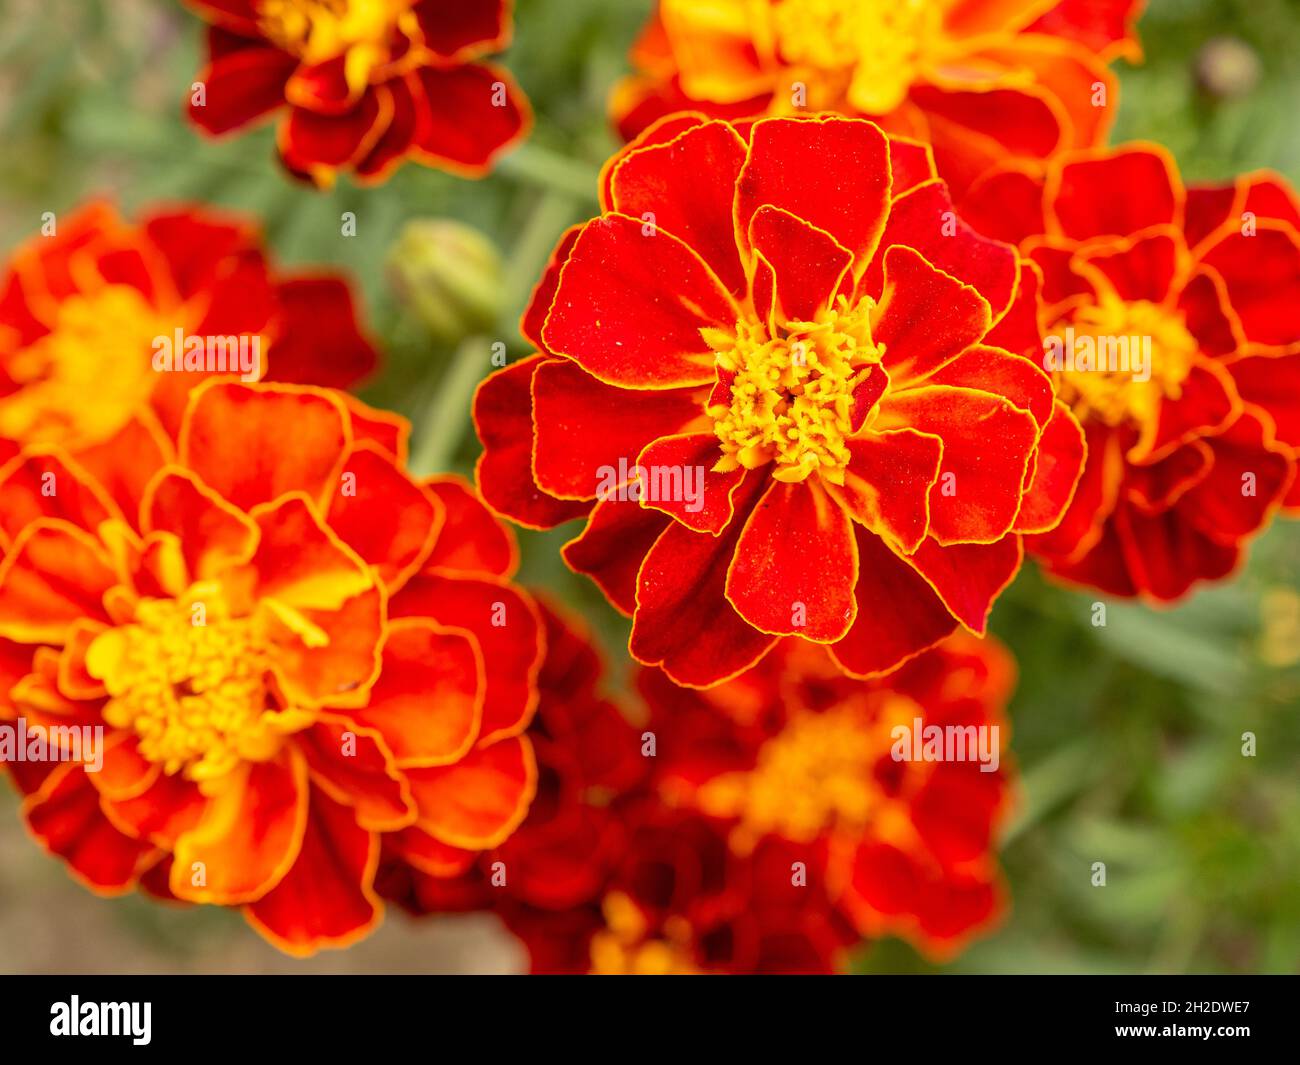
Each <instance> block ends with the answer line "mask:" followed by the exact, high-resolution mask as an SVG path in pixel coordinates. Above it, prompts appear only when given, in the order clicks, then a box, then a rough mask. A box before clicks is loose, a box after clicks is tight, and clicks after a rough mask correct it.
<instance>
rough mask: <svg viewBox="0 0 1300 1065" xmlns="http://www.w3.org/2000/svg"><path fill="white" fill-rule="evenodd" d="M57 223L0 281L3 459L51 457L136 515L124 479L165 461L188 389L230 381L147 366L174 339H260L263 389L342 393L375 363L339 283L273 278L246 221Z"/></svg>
mask: <svg viewBox="0 0 1300 1065" xmlns="http://www.w3.org/2000/svg"><path fill="white" fill-rule="evenodd" d="M55 224H56V230H55V232H54V233H53V234H51V235H50V236H41V237H34V238H32V239H31V240H30V241H28V242H27V243H26V244H24V245H23V246H21V247H20V248H18V249H17V250H16V251H14V252H13V254H12V255H11V256H10V259H9V263H8V265H7V269H6V272H5V274H4V277H3V278H2V279H0V462H4V461H6V460H8V459H9V458H11V457H13V455H14V454H16V453H17V451H18V450H19V449H20V448H21V447H22V446H23V445H25V444H39V445H57V446H59V447H61V448H63V449H65V450H66V451H67V452H68V453H69V454H70V455H71V456H73V457H74V458H75V459H76V461H77V462H78V463H79V464H80V465H81V466H83V467H84V468H85V469H87V470H88V471H89V472H90V473H91V474H93V475H94V476H95V477H97V478H98V479H99V481H100V483H101V484H102V485H103V486H104V487H105V488H106V489H107V490H108V492H109V493H110V494H111V495H113V496H114V497H115V498H117V499H118V501H119V503H120V504H121V505H123V506H130V505H132V501H131V500H128V498H127V497H129V496H131V494H132V493H135V495H134V497H133V498H134V499H138V494H139V492H140V491H141V490H142V489H143V488H144V485H143V484H141V483H135V482H131V477H132V476H133V475H134V474H138V473H140V472H141V471H144V470H150V469H152V468H154V467H155V466H157V465H159V464H161V462H162V456H163V455H164V454H165V453H166V452H167V451H168V450H169V449H170V448H171V447H172V445H173V443H174V441H175V439H176V435H177V432H178V431H179V428H180V421H181V415H182V413H183V412H184V410H185V404H186V402H187V400H188V397H189V392H190V390H191V389H192V388H193V387H194V386H195V385H196V384H198V383H200V382H202V381H204V380H207V379H208V378H209V377H217V378H223V377H224V378H227V379H230V378H234V377H235V376H238V375H239V374H240V370H239V369H235V368H233V363H232V362H230V361H228V362H227V365H231V366H232V369H231V370H230V371H229V372H209V371H208V370H207V369H206V368H205V369H202V370H200V369H194V370H190V371H186V370H185V366H184V360H183V350H181V351H174V352H173V355H174V358H173V359H172V360H171V364H170V365H169V366H168V368H167V370H166V372H160V371H157V370H155V366H154V356H155V355H156V354H157V353H158V352H159V351H160V350H161V349H160V348H159V346H158V345H159V344H160V343H166V344H167V345H169V346H172V347H174V341H175V337H176V335H177V333H178V332H179V333H180V334H181V335H182V336H183V337H186V338H197V339H199V340H200V341H205V342H206V340H207V339H208V338H216V337H220V338H222V339H223V340H228V341H240V340H242V341H243V342H244V343H245V344H246V345H247V344H249V343H255V344H256V350H257V352H258V353H259V358H258V365H257V373H258V374H260V376H262V377H263V378H264V379H268V380H274V381H289V382H297V383H311V384H319V385H328V386H331V387H345V386H347V385H350V384H352V383H353V382H354V381H356V380H357V379H358V378H360V377H362V376H364V375H365V374H366V373H368V372H369V371H370V369H371V368H372V367H373V365H374V363H375V350H374V348H373V347H372V346H371V345H370V342H369V341H368V340H367V339H366V338H365V337H364V336H363V335H362V334H361V333H360V332H359V331H358V328H357V322H356V313H355V309H354V306H353V297H352V292H351V289H350V287H349V285H348V283H347V281H346V280H344V279H343V278H342V277H341V276H339V275H337V274H334V273H333V272H327V271H320V272H316V273H311V274H305V273H304V274H287V273H284V272H281V271H279V270H276V269H274V268H273V267H272V266H271V264H270V263H268V261H267V258H266V254H265V252H264V250H263V248H262V245H261V241H260V238H259V236H258V233H257V231H256V229H255V228H254V227H253V226H252V225H250V224H249V223H248V222H247V221H245V220H244V219H241V218H238V217H234V216H231V215H227V214H223V213H221V212H218V211H214V210H212V209H210V208H206V207H204V208H201V209H200V208H180V209H175V210H155V211H153V212H151V213H149V214H147V215H145V216H144V217H143V218H141V220H140V221H139V222H138V223H137V224H134V225H132V224H128V223H126V222H123V221H122V220H121V219H119V218H118V217H117V215H116V213H115V212H114V211H113V210H112V209H111V208H110V207H108V206H107V205H106V204H103V203H91V204H89V205H87V206H85V207H83V208H81V209H80V210H78V211H76V212H75V213H73V214H71V215H69V216H68V217H66V218H59V219H57V221H56V223H55ZM182 348H183V345H182ZM222 354H223V355H224V354H225V350H223V352H222ZM205 358H206V355H205ZM195 365H197V363H196V364H195ZM206 365H207V363H206V361H205V362H204V366H205V367H206ZM123 456H127V457H128V460H127V461H123Z"/></svg>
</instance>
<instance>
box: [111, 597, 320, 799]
mask: <svg viewBox="0 0 1300 1065" xmlns="http://www.w3.org/2000/svg"><path fill="white" fill-rule="evenodd" d="M86 669H87V671H88V672H89V673H90V674H91V675H92V676H94V677H97V678H98V679H99V680H101V681H102V682H103V684H104V687H105V688H106V689H107V690H108V694H109V699H108V702H107V704H106V705H105V707H104V711H103V714H104V720H105V722H107V723H108V724H109V725H111V726H112V727H113V728H118V729H124V730H132V731H134V732H135V734H136V735H137V736H138V737H139V750H140V753H141V754H142V755H143V756H144V757H145V758H147V759H149V760H150V761H151V762H158V763H161V764H162V767H163V771H164V772H166V773H168V774H176V773H180V772H183V773H184V775H185V776H186V777H187V778H189V779H190V780H195V781H204V780H212V779H215V778H217V777H221V776H224V775H225V774H226V773H228V772H230V771H231V770H232V769H234V768H235V767H236V766H238V765H239V764H241V763H243V762H261V761H266V760H268V759H270V758H272V757H274V756H275V754H276V752H277V751H278V750H279V749H280V746H281V744H282V743H283V739H284V736H285V735H287V734H288V733H291V732H296V731H298V730H300V729H302V728H305V727H306V726H307V725H309V724H310V723H311V721H312V716H311V715H310V714H309V713H307V712H305V711H301V710H293V709H289V710H280V709H278V708H277V707H276V706H275V704H274V701H273V699H272V697H271V693H270V691H269V689H268V687H267V682H266V678H267V671H268V669H269V661H268V656H267V651H266V635H265V630H264V625H263V624H262V623H261V622H259V621H258V620H257V619H255V618H252V617H232V616H231V615H230V613H229V610H228V608H227V606H226V603H225V600H224V598H223V596H222V593H221V589H220V588H219V587H218V586H217V585H216V584H196V585H193V586H192V587H191V588H190V589H189V591H187V592H186V594H185V595H184V596H182V597H181V598H179V599H142V600H141V601H140V603H139V604H138V605H137V607H136V610H135V617H134V620H133V621H132V622H131V623H129V624H126V625H119V626H118V627H116V628H113V629H110V630H108V631H107V632H105V633H103V634H101V635H100V636H98V637H97V638H96V639H95V640H94V642H93V643H92V644H91V645H90V647H89V648H88V649H87V652H86Z"/></svg>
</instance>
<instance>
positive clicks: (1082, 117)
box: [612, 0, 1143, 190]
mask: <svg viewBox="0 0 1300 1065" xmlns="http://www.w3.org/2000/svg"><path fill="white" fill-rule="evenodd" d="M1142 6H1143V5H1142V2H1141V0H1100V2H1096V0H1057V2H1055V3H1051V2H1047V3H1044V2H1042V0H1009V2H1008V0H758V2H757V3H754V2H750V0H709V2H707V3H701V2H699V0H659V4H658V6H657V8H656V11H655V15H654V17H653V18H652V20H651V22H650V24H649V26H648V27H647V28H646V30H645V32H644V33H643V34H642V37H641V39H640V40H639V41H638V43H637V45H636V46H635V48H634V49H633V54H632V60H633V63H634V64H635V66H636V67H637V74H636V75H635V76H633V77H632V78H629V79H628V80H627V81H625V82H624V83H623V84H622V85H620V86H619V87H618V89H617V90H616V91H615V94H614V97H613V100H612V108H613V112H614V117H615V118H616V120H617V121H618V124H619V128H620V130H621V131H622V132H623V134H624V136H625V137H627V138H629V139H630V138H632V137H634V136H635V135H636V134H638V133H640V132H641V131H642V130H644V129H645V128H646V127H647V126H648V125H650V124H651V123H653V122H655V121H656V120H657V119H659V118H662V117H663V116H665V115H667V114H670V113H671V112H674V111H681V110H697V111H702V112H704V113H706V114H709V115H712V116H715V117H718V118H727V119H732V120H736V119H742V118H754V117H758V116H762V115H789V114H792V113H798V112H800V111H804V112H818V111H837V112H839V113H842V114H847V115H854V116H859V117H866V118H872V119H875V120H876V121H878V122H879V123H880V124H881V125H882V126H883V127H884V128H885V129H887V130H889V131H890V132H891V133H902V134H906V135H908V136H912V137H917V138H920V139H922V140H926V141H928V142H930V143H932V144H933V145H934V152H935V159H936V161H937V163H938V165H939V172H940V173H941V174H942V175H943V176H944V178H946V179H947V180H948V181H949V183H950V184H951V185H952V186H953V188H954V189H957V190H960V189H962V188H964V187H965V186H966V185H967V184H968V183H969V182H970V181H972V180H973V179H974V178H975V177H976V176H978V175H979V174H980V173H981V172H982V171H983V170H985V169H987V168H988V167H990V166H992V165H993V164H995V163H997V162H999V161H1002V160H1004V159H1005V158H1007V157H1008V156H1010V157H1013V158H1017V159H1020V160H1024V161H1042V160H1045V159H1047V158H1050V157H1051V155H1052V154H1053V153H1055V152H1058V151H1065V150H1068V149H1070V148H1079V147H1088V146H1091V145H1094V144H1099V143H1101V142H1103V141H1104V140H1105V137H1106V133H1107V130H1108V128H1109V125H1110V121H1111V117H1112V116H1113V114H1114V108H1113V106H1112V105H1113V102H1114V95H1115V93H1116V92H1117V88H1118V87H1117V84H1116V82H1115V78H1114V76H1113V75H1112V74H1111V73H1110V71H1109V70H1108V69H1107V67H1106V64H1107V63H1108V62H1109V61H1110V60H1111V59H1112V58H1113V57H1114V56H1116V55H1124V56H1127V57H1129V58H1135V57H1137V56H1138V55H1140V51H1139V49H1138V46H1137V41H1136V39H1135V37H1134V36H1133V32H1132V25H1133V23H1134V21H1135V20H1136V18H1137V16H1138V14H1139V13H1140V10H1141V8H1142Z"/></svg>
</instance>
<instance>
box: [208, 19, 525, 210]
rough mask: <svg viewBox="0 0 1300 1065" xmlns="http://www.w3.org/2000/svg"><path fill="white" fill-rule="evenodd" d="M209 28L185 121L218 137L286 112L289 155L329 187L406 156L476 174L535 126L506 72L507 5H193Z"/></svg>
mask: <svg viewBox="0 0 1300 1065" xmlns="http://www.w3.org/2000/svg"><path fill="white" fill-rule="evenodd" d="M184 2H185V4H186V5H187V6H188V7H190V8H191V9H192V10H193V11H194V12H195V13H196V14H197V15H198V16H199V17H200V18H203V19H204V20H206V21H207V22H208V23H209V24H210V25H209V29H208V65H207V67H206V68H205V69H204V70H203V71H202V73H201V74H200V75H199V82H200V83H201V84H202V86H203V92H202V95H201V96H196V95H193V94H192V95H191V97H190V101H189V116H190V120H191V121H192V122H193V123H194V124H195V125H196V126H198V127H199V129H201V130H203V132H205V133H207V134H211V135H219V134H223V133H229V132H231V131H234V130H238V129H242V128H243V127H245V126H247V125H249V124H250V123H253V122H256V121H259V120H261V119H264V118H267V117H269V116H271V115H274V114H276V113H278V112H280V111H282V110H283V111H286V112H287V114H286V115H285V116H284V117H283V118H282V119H281V121H280V125H279V127H278V128H277V142H278V144H279V151H280V158H281V161H282V162H283V163H284V165H285V167H286V168H287V169H288V170H289V171H290V172H291V173H293V174H295V175H296V176H298V177H301V178H304V179H307V180H310V181H312V182H314V183H316V184H317V185H329V184H331V183H332V182H333V181H334V178H335V176H336V175H337V173H338V171H340V170H350V171H351V172H352V173H353V174H354V175H355V177H356V179H357V180H358V181H360V182H363V183H371V182H379V181H383V180H384V179H385V178H387V177H388V175H389V174H390V173H391V172H392V171H393V170H394V169H395V168H396V167H397V166H398V165H399V164H400V163H401V162H402V161H403V160H404V159H412V160H414V161H416V162H419V163H423V164H425V165H426V166H434V167H439V168H441V169H443V170H449V171H451V172H452V173H456V174H461V175H463V176H466V177H481V176H482V175H483V174H485V173H487V171H488V170H489V169H491V167H492V164H493V161H494V160H495V159H496V157H497V155H499V154H500V153H501V152H502V151H504V150H505V149H506V148H508V147H509V146H510V145H512V144H514V143H515V142H516V141H517V140H519V139H520V138H521V137H523V136H524V135H525V134H526V133H527V131H528V127H529V125H530V124H531V122H532V117H531V113H530V111H529V108H528V101H527V99H526V98H525V97H524V95H523V93H522V92H521V91H520V90H519V88H518V86H516V85H515V83H514V81H513V79H512V78H511V77H510V75H509V74H508V73H507V72H506V71H504V70H502V69H501V68H499V67H497V66H494V65H493V64H491V63H485V62H482V61H481V60H482V57H483V56H485V55H488V54H490V53H492V52H499V51H501V50H502V49H503V48H505V47H506V46H507V45H508V44H509V43H510V35H511V28H512V27H511V20H510V10H511V5H510V2H509V0H184Z"/></svg>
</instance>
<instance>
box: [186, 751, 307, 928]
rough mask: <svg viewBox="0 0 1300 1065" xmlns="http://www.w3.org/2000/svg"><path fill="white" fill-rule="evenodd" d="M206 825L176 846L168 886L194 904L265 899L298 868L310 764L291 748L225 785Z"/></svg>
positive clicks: (250, 767) (248, 767) (246, 769)
mask: <svg viewBox="0 0 1300 1065" xmlns="http://www.w3.org/2000/svg"><path fill="white" fill-rule="evenodd" d="M220 787H221V790H220V791H219V792H216V793H215V794H214V795H213V796H212V798H211V799H210V800H209V804H208V808H207V810H206V811H205V812H204V815H203V818H202V819H201V820H200V821H199V823H198V824H197V825H195V826H194V828H192V829H190V830H189V831H188V832H186V833H184V834H183V835H182V836H181V837H180V838H179V839H178V840H177V841H176V850H175V864H174V865H173V867H172V875H171V880H170V882H169V886H170V887H171V890H172V894H174V895H175V896H176V897H177V898H181V899H185V900H186V901H188V902H204V903H213V904H215V905H218V906H233V905H237V904H239V903H241V902H251V901H253V900H254V899H258V898H261V897H262V896H263V895H265V894H266V893H267V892H268V891H269V890H270V889H271V888H273V887H275V885H276V884H278V883H279V882H280V881H281V880H283V879H284V876H285V874H286V873H287V872H288V871H289V870H290V868H292V866H293V864H294V862H295V861H296V860H297V857H298V853H299V851H300V850H301V849H302V840H303V835H304V833H305V831H306V828H307V808H308V794H309V790H310V789H309V787H308V784H307V763H306V762H305V761H304V759H303V757H302V755H300V754H298V753H297V752H296V751H295V750H294V749H293V748H292V747H287V748H285V749H284V752H282V754H281V755H280V757H278V758H277V759H276V760H274V761H271V762H257V763H245V764H244V765H242V766H241V767H239V768H238V769H236V770H234V771H233V772H232V773H231V774H230V775H229V777H227V778H223V780H222V782H221V786H220Z"/></svg>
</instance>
